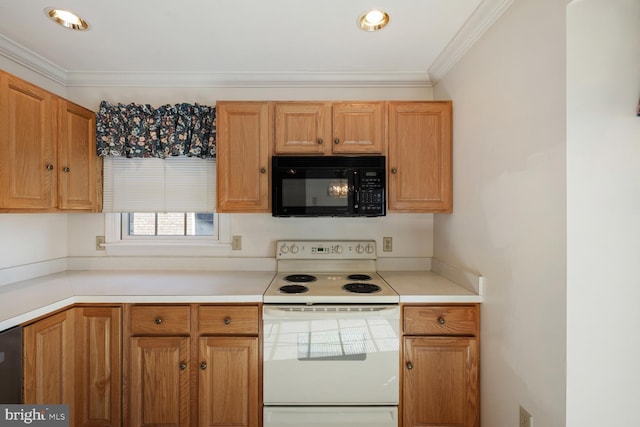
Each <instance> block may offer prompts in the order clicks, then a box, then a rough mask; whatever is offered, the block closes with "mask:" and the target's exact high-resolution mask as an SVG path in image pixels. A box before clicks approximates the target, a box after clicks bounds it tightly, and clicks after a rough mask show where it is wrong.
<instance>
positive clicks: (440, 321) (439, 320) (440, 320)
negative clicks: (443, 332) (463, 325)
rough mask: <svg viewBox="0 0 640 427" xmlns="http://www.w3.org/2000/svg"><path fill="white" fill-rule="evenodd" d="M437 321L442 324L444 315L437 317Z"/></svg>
mask: <svg viewBox="0 0 640 427" xmlns="http://www.w3.org/2000/svg"><path fill="white" fill-rule="evenodd" d="M438 323H440V324H441V325H444V323H445V320H444V317H442V316H441V317H438Z"/></svg>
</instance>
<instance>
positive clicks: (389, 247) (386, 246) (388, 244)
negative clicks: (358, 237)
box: [382, 237, 393, 252]
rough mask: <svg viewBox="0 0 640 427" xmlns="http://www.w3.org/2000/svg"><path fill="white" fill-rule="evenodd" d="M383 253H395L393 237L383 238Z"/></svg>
mask: <svg viewBox="0 0 640 427" xmlns="http://www.w3.org/2000/svg"><path fill="white" fill-rule="evenodd" d="M382 251H383V252H391V251H393V238H392V237H383V238H382Z"/></svg>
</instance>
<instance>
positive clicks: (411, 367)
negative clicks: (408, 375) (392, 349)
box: [407, 362, 413, 370]
mask: <svg viewBox="0 0 640 427" xmlns="http://www.w3.org/2000/svg"><path fill="white" fill-rule="evenodd" d="M407 369H408V370H412V369H413V363H411V362H407Z"/></svg>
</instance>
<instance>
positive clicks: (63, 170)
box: [62, 166, 71, 172]
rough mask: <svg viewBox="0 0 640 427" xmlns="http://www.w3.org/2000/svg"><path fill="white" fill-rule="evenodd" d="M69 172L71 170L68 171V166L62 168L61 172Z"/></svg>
mask: <svg viewBox="0 0 640 427" xmlns="http://www.w3.org/2000/svg"><path fill="white" fill-rule="evenodd" d="M70 171H71V169H69V167H68V166H65V167H63V168H62V172H70Z"/></svg>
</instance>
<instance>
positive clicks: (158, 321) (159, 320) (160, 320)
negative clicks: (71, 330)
mask: <svg viewBox="0 0 640 427" xmlns="http://www.w3.org/2000/svg"><path fill="white" fill-rule="evenodd" d="M161 323H162V319H161V318H160V317H156V325H159V324H161Z"/></svg>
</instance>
